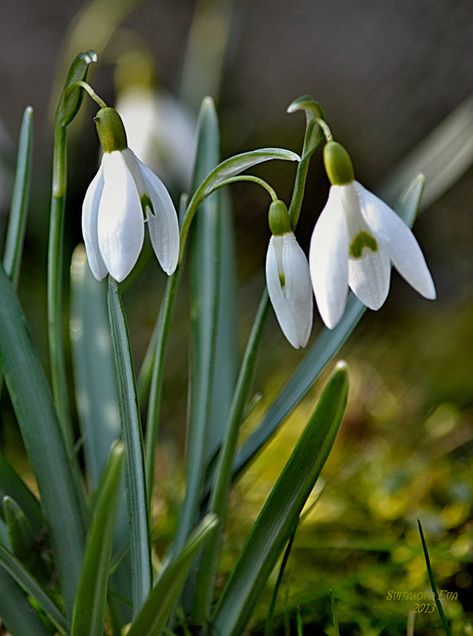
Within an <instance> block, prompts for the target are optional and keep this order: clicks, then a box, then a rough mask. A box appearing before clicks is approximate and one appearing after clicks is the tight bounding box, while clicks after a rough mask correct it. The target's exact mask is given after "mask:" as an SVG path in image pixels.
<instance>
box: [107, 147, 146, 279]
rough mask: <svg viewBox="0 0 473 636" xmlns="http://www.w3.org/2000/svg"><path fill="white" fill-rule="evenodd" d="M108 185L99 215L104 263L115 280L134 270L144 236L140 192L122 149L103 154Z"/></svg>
mask: <svg viewBox="0 0 473 636" xmlns="http://www.w3.org/2000/svg"><path fill="white" fill-rule="evenodd" d="M102 165H103V174H104V187H103V192H102V197H101V200H100V206H99V214H98V239H99V245H100V252H101V254H102V258H103V260H104V263H105V265H106V267H107V269H108V271H109V273H110V274H111V276H113V278H115V280H117V281H118V282H120V281H122V280H123V279H124V278H126V277H127V276H128V274H129V273H130V271H131V270H132V269H133V266H134V265H135V263H136V261H137V260H138V256H139V254H140V251H141V248H142V246H143V239H144V222H143V213H142V210H141V202H140V195H139V193H138V189H137V187H136V184H135V181H134V179H133V176H132V174H131V172H130V170H129V169H128V167H127V164H126V161H125V158H124V157H123V155H122V152H121V151H115V152H111V153H105V154H104V156H103V163H102Z"/></svg>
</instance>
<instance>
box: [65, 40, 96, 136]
mask: <svg viewBox="0 0 473 636" xmlns="http://www.w3.org/2000/svg"><path fill="white" fill-rule="evenodd" d="M96 61H97V53H96V52H95V51H85V52H83V53H78V54H77V55H76V57H75V58H74V60H73V62H72V64H71V66H70V68H69V73H68V74H67V78H66V81H65V83H64V90H63V92H62V95H61V99H60V100H59V104H58V108H57V112H56V120H57V122H58V124H59V125H60V126H68V125H69V124H70V123H71V121H72V120H73V119H74V117H75V116H76V115H77V113H78V111H79V108H80V105H81V103H82V99H83V96H84V91H83V90H82V89H81V88H79V87H76V88H73V89H72V90H71V87H72V85H73V84H74V82H77V81H79V80H85V79H87V72H88V70H89V65H90V64H91V63H92V62H96Z"/></svg>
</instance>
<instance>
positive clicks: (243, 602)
mask: <svg viewBox="0 0 473 636" xmlns="http://www.w3.org/2000/svg"><path fill="white" fill-rule="evenodd" d="M347 395H348V372H347V368H346V366H345V365H344V364H339V365H338V366H337V368H336V370H335V372H334V373H333V374H332V376H331V378H330V379H329V381H328V382H327V385H326V387H325V388H324V390H323V392H322V394H321V396H320V398H319V400H318V402H317V406H316V408H315V411H314V413H313V415H312V417H311V419H310V420H309V422H308V424H307V426H306V428H305V430H304V432H303V433H302V435H301V437H300V439H299V441H298V443H297V445H296V447H295V448H294V451H293V452H292V454H291V457H290V458H289V460H288V461H287V463H286V466H285V467H284V470H283V472H282V473H281V475H280V477H279V479H278V481H277V482H276V484H275V486H274V487H273V489H272V491H271V493H270V495H269V497H268V499H267V500H266V503H265V505H264V507H263V509H262V511H261V513H260V514H259V516H258V518H257V520H256V522H255V524H254V526H253V528H252V531H251V533H250V535H249V537H248V539H247V541H246V544H245V546H244V547H243V550H242V552H241V555H240V557H239V559H238V561H237V564H236V566H235V568H234V570H233V572H232V573H231V575H230V579H229V581H228V583H227V586H226V588H225V590H224V591H223V594H222V597H221V599H220V601H219V603H218V605H217V609H216V611H215V615H214V617H213V619H212V629H214V630H215V633H218V634H225V635H226V636H236V635H237V634H242V633H243V631H244V629H245V626H246V624H247V622H248V620H249V618H250V616H251V613H252V610H253V607H254V605H255V603H256V602H257V600H258V597H259V595H260V593H261V591H262V589H263V587H264V585H265V583H266V580H267V578H268V577H269V575H270V574H271V571H272V570H273V568H274V566H275V564H276V562H277V559H278V558H279V556H280V554H281V552H282V550H283V549H284V545H285V543H286V542H287V540H288V539H289V536H290V534H291V532H292V530H293V529H294V526H295V523H296V521H297V518H298V517H299V515H300V513H301V511H302V508H303V506H304V504H305V502H306V500H307V498H308V496H309V494H310V492H311V491H312V488H313V487H314V485H315V482H316V480H317V478H318V476H319V475H320V472H321V470H322V468H323V466H324V464H325V462H326V460H327V458H328V455H329V453H330V450H331V448H332V446H333V443H334V441H335V437H336V435H337V432H338V429H339V427H340V424H341V421H342V417H343V413H344V411H345V406H346V400H347Z"/></svg>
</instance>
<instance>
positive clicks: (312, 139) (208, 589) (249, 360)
mask: <svg viewBox="0 0 473 636" xmlns="http://www.w3.org/2000/svg"><path fill="white" fill-rule="evenodd" d="M320 142H321V135H320V129H319V127H318V126H317V125H316V123H315V122H314V119H313V118H310V117H308V118H307V125H306V131H305V135H304V145H303V150H302V160H301V161H300V163H299V164H298V167H297V173H296V179H295V183H294V190H293V194H292V198H291V204H290V208H289V215H290V218H291V221H292V225H293V227H294V228H295V226H296V225H297V221H298V219H299V215H300V210H301V207H302V199H303V197H304V190H305V183H306V180H307V173H308V169H309V162H310V158H311V157H312V155H313V154H314V152H315V150H316V149H317V148H318V147H319V145H320ZM191 205H192V200H191V203H190V204H189V208H191ZM189 208H188V210H189ZM268 310H269V297H268V292H267V290H266V288H265V289H264V291H263V293H262V296H261V300H260V304H259V307H258V311H257V314H256V317H255V321H254V323H253V328H252V330H251V334H250V337H249V339H248V343H247V346H246V350H245V353H244V356H243V361H242V364H241V367H240V373H239V376H238V381H237V385H236V388H235V393H234V396H233V401H232V406H231V409H230V414H229V418H228V424H227V430H226V435H225V437H224V443H223V446H222V447H221V449H220V452H219V457H218V463H217V468H216V477H215V486H214V487H213V489H212V493H211V497H210V505H209V512H213V513H215V514H216V515H217V517H218V519H219V525H218V527H217V530H216V532H215V533H214V534H213V535H212V537H210V539H209V541H208V542H207V544H206V545H205V548H204V551H203V554H202V558H201V566H200V571H199V578H198V581H197V589H198V599H197V606H196V613H197V619H198V620H200V621H203V622H205V621H207V620H208V617H209V612H210V607H211V603H212V598H213V593H214V588H215V579H216V575H217V568H218V560H219V556H220V547H221V543H222V535H223V527H224V524H225V518H226V512H227V503H228V492H229V490H230V487H231V481H232V479H231V475H232V469H233V462H234V459H235V453H236V446H237V441H238V433H239V429H240V424H241V421H242V419H243V414H244V409H245V405H246V401H247V399H248V393H249V389H250V386H251V378H252V375H253V369H254V366H255V362H256V355H257V352H258V349H259V344H260V342H261V336H262V333H263V328H264V324H265V321H266V317H267V315H268Z"/></svg>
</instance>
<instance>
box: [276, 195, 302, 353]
mask: <svg viewBox="0 0 473 636" xmlns="http://www.w3.org/2000/svg"><path fill="white" fill-rule="evenodd" d="M269 224H270V228H271V232H272V234H273V236H271V239H270V241H269V245H268V252H267V254H266V284H267V287H268V294H269V298H270V300H271V303H272V305H273V309H274V313H275V314H276V318H277V320H278V322H279V325H280V327H281V329H282V331H283V333H284V335H285V336H286V338H287V339H288V341H289V342H290V344H291V345H292V346H293V347H295V348H296V349H299V348H300V347H305V346H306V344H307V341H308V340H309V336H310V332H311V329H312V304H313V303H312V288H311V283H310V274H309V265H308V263H307V258H306V256H305V254H304V252H303V251H302V249H301V247H300V246H299V244H298V242H297V240H296V237H295V236H294V233H293V232H292V229H291V224H290V220H289V215H288V212H287V208H286V206H285V204H284V203H283V202H282V201H274V202H273V203H272V204H271V207H270V211H269Z"/></svg>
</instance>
